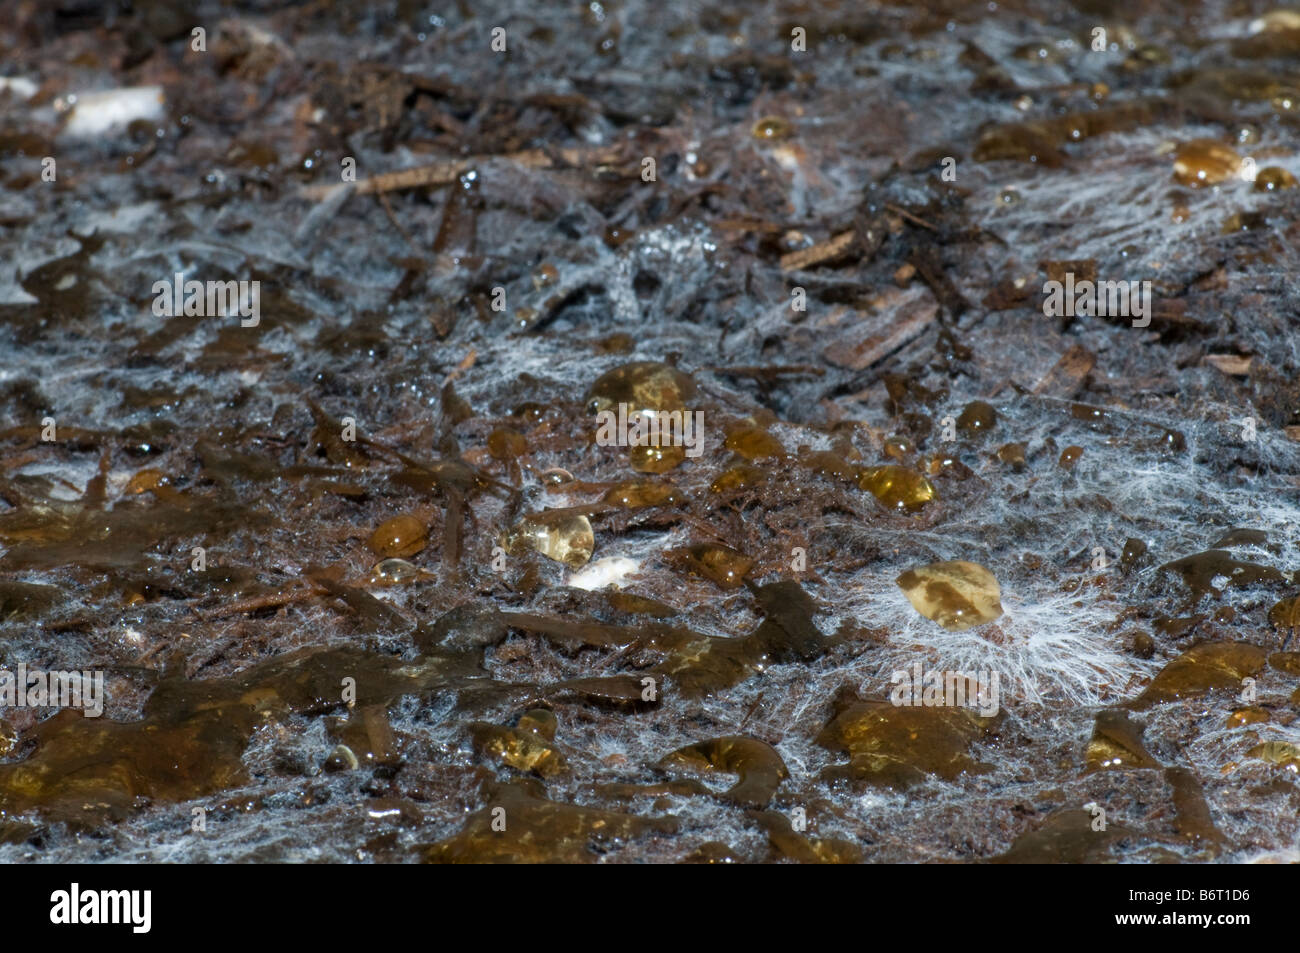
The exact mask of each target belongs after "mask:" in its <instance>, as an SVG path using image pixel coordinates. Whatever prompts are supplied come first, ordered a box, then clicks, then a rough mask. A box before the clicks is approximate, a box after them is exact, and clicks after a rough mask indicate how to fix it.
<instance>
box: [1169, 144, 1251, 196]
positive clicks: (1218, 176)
mask: <svg viewBox="0 0 1300 953" xmlns="http://www.w3.org/2000/svg"><path fill="white" fill-rule="evenodd" d="M1240 172H1241V156H1240V155H1239V154H1238V153H1237V150H1236V149H1234V148H1232V146H1229V145H1225V144H1224V143H1222V142H1219V141H1218V140H1216V139H1193V140H1192V141H1191V142H1185V143H1183V144H1182V145H1180V146H1179V147H1178V149H1177V150H1176V151H1175V152H1174V181H1176V182H1178V183H1179V184H1180V185H1189V186H1191V187H1192V188H1197V189H1198V188H1203V187H1205V186H1209V185H1218V184H1219V183H1221V182H1226V181H1228V180H1229V179H1231V178H1233V177H1235V176H1236V175H1238V174H1239V173H1240Z"/></svg>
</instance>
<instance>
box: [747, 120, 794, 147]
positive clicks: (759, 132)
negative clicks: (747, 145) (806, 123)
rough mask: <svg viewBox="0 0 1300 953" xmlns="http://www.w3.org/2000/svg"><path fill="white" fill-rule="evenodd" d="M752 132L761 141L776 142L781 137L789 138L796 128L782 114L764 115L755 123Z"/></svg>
mask: <svg viewBox="0 0 1300 953" xmlns="http://www.w3.org/2000/svg"><path fill="white" fill-rule="evenodd" d="M750 132H751V134H752V135H753V137H754V138H755V139H757V140H759V141H760V142H775V141H777V140H780V139H789V138H790V136H791V134H792V133H793V132H794V128H793V127H792V126H791V125H790V123H788V122H786V121H785V120H784V119H782V118H781V117H780V116H764V117H763V118H762V119H760V120H758V122H756V123H754V127H753V129H751V130H750Z"/></svg>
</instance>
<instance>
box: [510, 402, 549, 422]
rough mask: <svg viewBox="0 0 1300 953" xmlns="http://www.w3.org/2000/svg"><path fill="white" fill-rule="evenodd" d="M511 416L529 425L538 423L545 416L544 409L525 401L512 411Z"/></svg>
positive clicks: (539, 405)
mask: <svg viewBox="0 0 1300 953" xmlns="http://www.w3.org/2000/svg"><path fill="white" fill-rule="evenodd" d="M512 415H513V416H515V417H518V418H520V419H521V420H524V421H527V422H528V423H530V424H535V423H539V422H540V421H541V419H542V418H543V417H545V416H546V408H545V407H543V406H542V405H541V404H537V403H534V402H532V401H527V402H525V403H522V404H520V405H519V406H518V407H516V408H515V409H514V410H513V411H512Z"/></svg>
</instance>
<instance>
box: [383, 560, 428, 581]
mask: <svg viewBox="0 0 1300 953" xmlns="http://www.w3.org/2000/svg"><path fill="white" fill-rule="evenodd" d="M423 574H424V570H422V569H420V568H419V567H418V566H416V565H415V564H414V563H409V562H407V561H406V560H405V559H384V560H381V561H380V562H377V563H375V565H374V566H373V567H371V569H370V584H371V585H374V586H401V585H404V584H406V583H408V582H411V581H413V580H414V579H416V578H418V577H419V576H421V575H423Z"/></svg>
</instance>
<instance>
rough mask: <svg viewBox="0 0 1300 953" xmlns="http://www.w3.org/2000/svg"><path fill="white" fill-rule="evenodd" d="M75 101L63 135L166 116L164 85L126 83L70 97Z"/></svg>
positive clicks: (88, 133)
mask: <svg viewBox="0 0 1300 953" xmlns="http://www.w3.org/2000/svg"><path fill="white" fill-rule="evenodd" d="M69 101H75V103H76V105H74V106H73V107H72V110H71V114H70V115H69V116H68V124H67V125H66V126H64V127H63V133H64V135H68V136H75V137H77V138H88V137H91V136H98V135H102V134H103V133H105V132H107V131H108V130H110V129H113V128H114V127H117V126H125V125H127V124H128V123H132V122H134V121H135V120H137V119H161V118H162V116H163V91H162V87H161V86H124V87H122V88H120V89H106V90H104V91H102V92H97V93H81V94H79V95H77V96H76V97H75V100H74V98H73V97H69Z"/></svg>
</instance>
